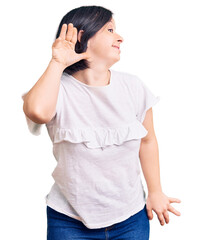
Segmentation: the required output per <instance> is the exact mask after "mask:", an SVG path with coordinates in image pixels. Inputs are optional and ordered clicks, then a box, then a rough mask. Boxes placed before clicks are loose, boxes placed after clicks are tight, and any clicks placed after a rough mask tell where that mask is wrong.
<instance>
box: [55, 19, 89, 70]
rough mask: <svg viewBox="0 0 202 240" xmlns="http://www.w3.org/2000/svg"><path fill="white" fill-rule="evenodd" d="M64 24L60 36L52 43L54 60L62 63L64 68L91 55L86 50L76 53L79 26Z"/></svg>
mask: <svg viewBox="0 0 202 240" xmlns="http://www.w3.org/2000/svg"><path fill="white" fill-rule="evenodd" d="M66 31H67V24H66V23H65V24H63V25H62V28H61V32H60V35H59V37H58V38H57V39H56V40H55V42H54V43H53V45H52V59H51V60H52V61H56V62H57V63H59V64H61V65H62V66H63V67H64V69H65V68H66V67H68V66H70V65H72V64H74V63H75V62H78V61H80V60H82V59H89V58H90V55H89V53H88V52H87V51H86V52H84V53H79V54H78V53H76V52H75V45H76V42H77V28H75V27H73V24H72V23H69V24H68V31H67V33H66Z"/></svg>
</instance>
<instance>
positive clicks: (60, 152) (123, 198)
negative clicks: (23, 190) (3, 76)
mask: <svg viewBox="0 0 202 240" xmlns="http://www.w3.org/2000/svg"><path fill="white" fill-rule="evenodd" d="M110 72H111V77H110V82H109V84H108V85H106V86H90V85H87V84H85V83H83V82H81V81H79V80H77V79H75V78H74V77H73V76H71V75H68V74H67V73H65V72H64V73H63V74H62V77H61V84H60V89H59V94H58V100H57V106H56V115H55V116H54V117H53V119H52V120H51V121H50V122H49V123H47V124H46V127H47V130H48V134H49V136H50V139H51V141H52V142H53V154H54V157H55V159H56V161H57V166H56V167H55V169H54V171H53V172H52V177H53V179H54V180H55V182H54V184H53V186H52V187H51V190H50V192H49V193H48V194H47V195H46V196H45V200H46V204H47V205H48V206H50V207H51V208H53V209H55V210H56V211H58V212H61V213H63V214H66V215H68V216H70V217H72V218H75V219H78V220H80V221H82V222H83V224H84V225H85V226H86V227H88V228H91V229H94V228H103V227H107V226H110V225H113V224H115V223H118V222H121V221H124V220H126V219H127V218H129V217H130V216H132V215H133V214H135V213H137V212H139V211H140V210H142V209H143V207H144V205H145V203H146V198H145V191H144V188H143V184H142V181H141V176H140V162H139V148H140V142H141V138H142V137H144V136H146V135H147V133H148V131H147V130H146V128H145V127H144V126H143V125H142V122H143V120H144V117H145V114H146V111H147V110H148V109H149V108H151V107H152V106H153V105H154V104H156V103H157V102H158V101H159V100H160V97H159V96H158V97H156V96H154V95H153V94H152V92H151V91H150V90H149V89H148V87H147V86H146V85H145V84H144V83H143V81H142V80H141V79H140V78H139V77H137V76H136V75H133V74H129V73H125V72H120V71H115V70H112V69H110ZM23 95H24V94H23ZM23 95H22V97H23ZM26 120H27V123H28V127H29V130H30V131H31V133H33V134H34V135H39V134H40V133H41V127H42V125H43V124H36V123H34V122H32V121H31V120H30V119H28V117H27V116H26Z"/></svg>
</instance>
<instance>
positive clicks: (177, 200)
mask: <svg viewBox="0 0 202 240" xmlns="http://www.w3.org/2000/svg"><path fill="white" fill-rule="evenodd" d="M169 201H170V203H174V202H176V203H181V200H180V199H178V198H171V197H169Z"/></svg>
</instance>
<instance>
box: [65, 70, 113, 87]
mask: <svg viewBox="0 0 202 240" xmlns="http://www.w3.org/2000/svg"><path fill="white" fill-rule="evenodd" d="M109 71H110V80H109V83H108V84H107V85H104V86H91V85H88V84H85V83H83V82H81V81H79V80H78V79H76V78H74V77H73V76H72V75H70V74H67V73H65V72H64V73H65V74H66V75H68V76H69V77H70V79H71V80H73V82H76V83H78V84H80V85H83V86H85V87H88V88H100V89H105V88H109V87H110V86H111V85H112V83H113V70H112V69H109Z"/></svg>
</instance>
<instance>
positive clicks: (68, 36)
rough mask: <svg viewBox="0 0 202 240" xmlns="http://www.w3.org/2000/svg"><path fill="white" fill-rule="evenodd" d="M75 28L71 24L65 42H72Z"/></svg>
mask: <svg viewBox="0 0 202 240" xmlns="http://www.w3.org/2000/svg"><path fill="white" fill-rule="evenodd" d="M73 28H74V27H73V24H72V23H69V24H68V30H67V34H66V38H65V40H67V41H71V40H72V35H73Z"/></svg>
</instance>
